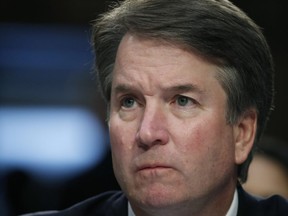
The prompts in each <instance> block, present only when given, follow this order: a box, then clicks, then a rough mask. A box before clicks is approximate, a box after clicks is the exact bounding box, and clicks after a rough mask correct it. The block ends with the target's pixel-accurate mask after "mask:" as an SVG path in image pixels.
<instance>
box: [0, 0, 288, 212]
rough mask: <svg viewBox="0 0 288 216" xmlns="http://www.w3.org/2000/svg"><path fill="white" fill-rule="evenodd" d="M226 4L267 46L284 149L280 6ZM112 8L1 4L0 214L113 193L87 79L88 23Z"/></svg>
mask: <svg viewBox="0 0 288 216" xmlns="http://www.w3.org/2000/svg"><path fill="white" fill-rule="evenodd" d="M232 2H234V3H235V4H236V5H238V6H239V7H240V8H242V9H243V10H244V11H245V12H246V13H247V14H248V15H249V16H250V17H251V18H253V19H254V20H255V21H256V23H257V24H258V25H259V26H261V27H262V29H263V32H264V35H265V36H266V38H267V40H268V43H269V45H270V47H271V50H272V54H273V56H274V61H275V65H276V77H275V84H276V93H277V94H276V101H275V105H276V106H275V111H274V112H273V114H272V116H271V119H270V122H269V124H268V127H267V130H266V134H268V135H271V136H274V137H277V138H279V139H281V140H284V141H287V140H288V133H287V132H286V130H287V127H286V124H287V122H288V115H287V114H285V113H286V112H287V110H288V102H287V96H286V94H287V92H288V85H287V81H288V75H287V68H288V53H287V52H288V41H287V38H288V14H287V11H288V7H287V2H286V1H285V0H274V1H273V2H272V1H261V0H254V1H243V0H242V1H241V0H233V1H232ZM110 3H111V1H104V0H81V1H80V0H46V1H36V0H26V1H21V0H1V2H0V215H3V216H6V215H7V216H9V215H17V214H22V213H26V212H31V211H39V210H48V209H62V208H65V207H67V206H70V205H72V204H74V203H76V202H78V201H80V200H83V199H85V198H88V197H90V196H93V195H95V194H98V193H100V192H103V191H106V190H114V189H118V188H119V186H118V184H117V183H116V181H115V178H114V175H113V172H112V166H111V157H110V147H109V138H108V132H107V126H106V123H105V113H106V112H105V104H104V101H103V100H102V98H101V96H100V95H99V92H98V91H97V86H96V83H95V80H94V79H93V76H92V74H91V72H92V70H93V61H94V55H93V51H92V48H91V44H90V36H91V29H90V27H91V21H92V20H94V19H95V18H96V17H97V16H98V14H99V13H101V12H103V11H106V10H107V8H108V6H109V5H110ZM286 153H287V152H286ZM287 157H288V156H287Z"/></svg>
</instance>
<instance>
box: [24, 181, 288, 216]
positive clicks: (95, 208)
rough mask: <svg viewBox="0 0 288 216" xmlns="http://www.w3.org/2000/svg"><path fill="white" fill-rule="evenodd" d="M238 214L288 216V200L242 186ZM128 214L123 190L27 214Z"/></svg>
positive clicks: (30, 215)
mask: <svg viewBox="0 0 288 216" xmlns="http://www.w3.org/2000/svg"><path fill="white" fill-rule="evenodd" d="M237 190H238V196H239V205H238V214H237V216H288V202H287V200H285V199H284V198H282V197H280V196H272V197H270V198H268V199H257V198H255V197H253V196H251V195H249V194H248V193H246V192H245V191H244V190H243V189H242V187H241V186H239V187H238V188H237ZM40 215H41V216H128V201H127V198H126V197H125V195H124V194H123V193H122V192H121V191H116V192H115V191H114V192H113V191H111V192H106V193H104V194H100V195H98V196H95V197H92V198H90V199H87V200H85V201H83V202H81V203H79V204H76V205H74V206H72V207H70V208H68V209H65V210H62V211H49V212H42V213H34V214H28V215H25V216H40Z"/></svg>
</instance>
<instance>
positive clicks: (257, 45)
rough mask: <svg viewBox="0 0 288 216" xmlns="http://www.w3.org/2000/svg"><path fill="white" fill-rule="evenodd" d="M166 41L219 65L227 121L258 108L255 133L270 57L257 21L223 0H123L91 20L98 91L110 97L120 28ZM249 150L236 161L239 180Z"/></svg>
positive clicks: (264, 111)
mask: <svg viewBox="0 0 288 216" xmlns="http://www.w3.org/2000/svg"><path fill="white" fill-rule="evenodd" d="M128 32H129V33H133V34H136V35H141V36H142V37H146V38H152V39H158V40H165V41H170V42H171V43H175V44H180V45H182V46H185V47H187V48H188V49H191V50H193V51H194V52H196V53H197V54H199V55H200V56H202V57H203V58H205V59H207V60H209V61H212V62H214V63H215V64H217V66H219V69H220V70H219V76H218V79H219V82H220V83H221V85H222V87H223V89H224V90H225V92H226V94H227V122H229V123H230V124H233V123H235V122H237V119H238V118H239V117H240V116H241V115H242V114H243V113H244V112H245V111H246V110H247V109H250V108H255V109H256V110H257V113H258V120H257V136H256V139H255V142H257V140H258V139H259V138H260V136H261V134H262V131H263V130H264V128H265V125H266V121H267V119H268V117H269V114H270V111H271V108H272V106H273V95H274V92H273V63H272V58H271V54H270V51H269V47H268V45H267V42H266V40H265V38H264V36H263V34H262V33H261V30H260V29H259V27H258V26H257V25H256V24H255V23H254V22H253V21H252V20H251V19H250V18H249V17H248V16H246V15H245V13H244V12H242V11H241V10H240V9H238V8H237V7H235V6H234V5H232V4H231V3H230V2H229V1H227V0H219V1H217V0H205V1H203V0H201V1H200V0H199V1H198V0H194V1H191V0H180V1H166V0H156V1H149V0H148V1H145V0H131V1H129V0H127V1H124V2H122V3H121V4H120V5H116V6H115V9H113V10H111V11H110V12H108V13H107V14H104V15H103V16H102V17H101V18H100V19H98V20H97V22H95V24H94V32H93V33H94V34H93V44H94V48H95V52H96V56H97V57H96V70H97V76H98V80H99V84H100V88H101V91H102V93H103V95H104V97H105V99H106V101H107V102H108V105H109V103H110V96H111V84H112V76H113V68H114V63H115V58H116V53H117V50H118V46H119V44H120V41H121V40H122V38H123V36H124V35H125V34H126V33H128ZM251 160H252V152H251V154H250V155H249V157H248V158H247V160H246V162H245V163H243V164H242V165H240V166H239V169H238V173H239V179H240V180H241V181H242V182H245V181H246V179H247V170H248V167H249V164H250V162H251Z"/></svg>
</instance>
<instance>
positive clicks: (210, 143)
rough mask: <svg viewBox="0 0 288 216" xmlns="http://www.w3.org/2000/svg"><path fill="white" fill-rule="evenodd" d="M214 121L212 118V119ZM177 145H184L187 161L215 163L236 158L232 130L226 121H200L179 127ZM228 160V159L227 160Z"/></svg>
mask: <svg viewBox="0 0 288 216" xmlns="http://www.w3.org/2000/svg"><path fill="white" fill-rule="evenodd" d="M210 119H212V118H210ZM176 128H177V133H178V134H181V136H180V137H179V136H178V137H177V139H178V140H175V142H176V143H182V149H181V151H182V153H183V154H185V155H187V158H188V159H187V160H199V161H200V160H202V161H212V162H213V163H214V162H216V161H218V162H220V161H223V160H225V158H223V157H227V156H228V157H229V160H230V158H232V159H233V157H234V145H233V142H232V141H233V139H232V138H233V136H232V129H231V128H230V127H229V126H228V125H226V123H225V122H224V121H219V120H218V121H211V120H210V121H204V120H201V121H198V122H193V124H192V123H191V124H186V125H185V128H183V127H182V130H181V128H180V127H179V126H178V127H176ZM227 159H228V158H227Z"/></svg>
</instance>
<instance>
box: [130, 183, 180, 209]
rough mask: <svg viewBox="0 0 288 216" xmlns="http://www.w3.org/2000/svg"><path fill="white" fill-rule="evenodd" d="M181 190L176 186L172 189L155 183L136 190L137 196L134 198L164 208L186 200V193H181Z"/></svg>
mask: <svg viewBox="0 0 288 216" xmlns="http://www.w3.org/2000/svg"><path fill="white" fill-rule="evenodd" d="M176 189H177V187H176ZM179 192H180V191H179V190H175V187H174V188H173V189H170V188H169V187H167V186H163V185H155V186H151V187H149V188H143V189H140V190H138V191H136V193H135V194H136V196H135V197H133V198H132V199H133V200H135V201H136V202H137V203H139V204H140V205H144V206H146V207H149V208H164V207H169V206H173V205H175V204H178V203H181V202H183V201H184V200H185V199H184V194H181V193H180V194H179Z"/></svg>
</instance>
